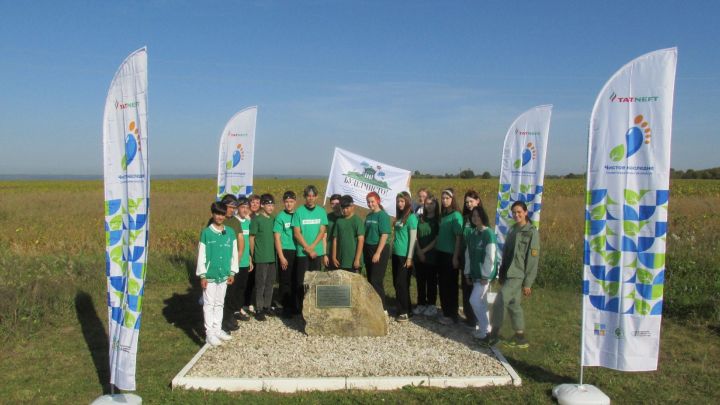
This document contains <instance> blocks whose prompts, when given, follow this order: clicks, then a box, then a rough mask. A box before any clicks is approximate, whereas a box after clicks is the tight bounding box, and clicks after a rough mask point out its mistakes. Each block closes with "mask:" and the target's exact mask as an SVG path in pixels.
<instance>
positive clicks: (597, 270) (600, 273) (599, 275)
mask: <svg viewBox="0 0 720 405" xmlns="http://www.w3.org/2000/svg"><path fill="white" fill-rule="evenodd" d="M590 273H592V275H593V276H594V277H595V278H596V279H598V280H605V266H602V265H600V266H590Z"/></svg>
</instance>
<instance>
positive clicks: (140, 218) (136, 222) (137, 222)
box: [128, 214, 147, 231]
mask: <svg viewBox="0 0 720 405" xmlns="http://www.w3.org/2000/svg"><path fill="white" fill-rule="evenodd" d="M128 221H129V222H130V226H129V228H130V230H131V231H136V230H138V229H142V227H143V226H145V222H146V221H147V215H146V214H139V215H137V216H136V217H135V218H133V217H132V216H128Z"/></svg>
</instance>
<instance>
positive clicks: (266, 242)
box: [250, 194, 275, 321]
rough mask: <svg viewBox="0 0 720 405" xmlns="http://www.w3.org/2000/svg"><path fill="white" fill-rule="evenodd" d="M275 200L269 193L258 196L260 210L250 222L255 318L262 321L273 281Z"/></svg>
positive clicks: (270, 299)
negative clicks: (273, 214) (253, 268)
mask: <svg viewBox="0 0 720 405" xmlns="http://www.w3.org/2000/svg"><path fill="white" fill-rule="evenodd" d="M274 210H275V202H274V201H273V196H272V195H270V194H263V195H262V196H260V210H259V211H258V214H257V215H255V217H254V218H253V219H252V222H251V223H250V256H252V259H253V262H254V263H255V307H256V308H255V319H257V320H258V321H264V320H265V319H266V318H265V316H266V315H267V314H268V313H269V310H270V305H271V304H272V293H273V283H274V282H275V237H274V236H273V222H274V221H275V218H273V216H272V213H273V211H274Z"/></svg>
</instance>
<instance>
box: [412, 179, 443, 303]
mask: <svg viewBox="0 0 720 405" xmlns="http://www.w3.org/2000/svg"><path fill="white" fill-rule="evenodd" d="M439 221H440V204H438V201H437V199H436V198H435V197H434V196H433V195H432V194H430V193H428V194H427V196H426V198H425V204H424V206H423V210H422V214H421V215H420V218H419V221H418V229H417V243H416V244H415V260H414V261H413V267H414V268H415V280H416V281H417V306H416V307H415V309H414V310H413V314H415V315H425V316H435V315H437V307H436V306H435V302H436V301H437V287H438V281H437V278H438V274H437V257H436V256H437V255H436V252H435V243H436V242H437V236H438V226H439Z"/></svg>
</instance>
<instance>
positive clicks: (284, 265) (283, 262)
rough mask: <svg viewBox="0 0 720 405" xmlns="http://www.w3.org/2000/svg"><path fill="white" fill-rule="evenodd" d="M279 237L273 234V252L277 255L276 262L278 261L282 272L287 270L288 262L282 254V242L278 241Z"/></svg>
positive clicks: (275, 233)
mask: <svg viewBox="0 0 720 405" xmlns="http://www.w3.org/2000/svg"><path fill="white" fill-rule="evenodd" d="M280 237H281V236H280V234H279V233H277V232H273V238H275V251H276V252H277V255H278V261H280V268H281V269H283V270H287V267H288V261H287V259H286V258H285V255H284V254H283V248H282V241H281V240H280Z"/></svg>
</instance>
